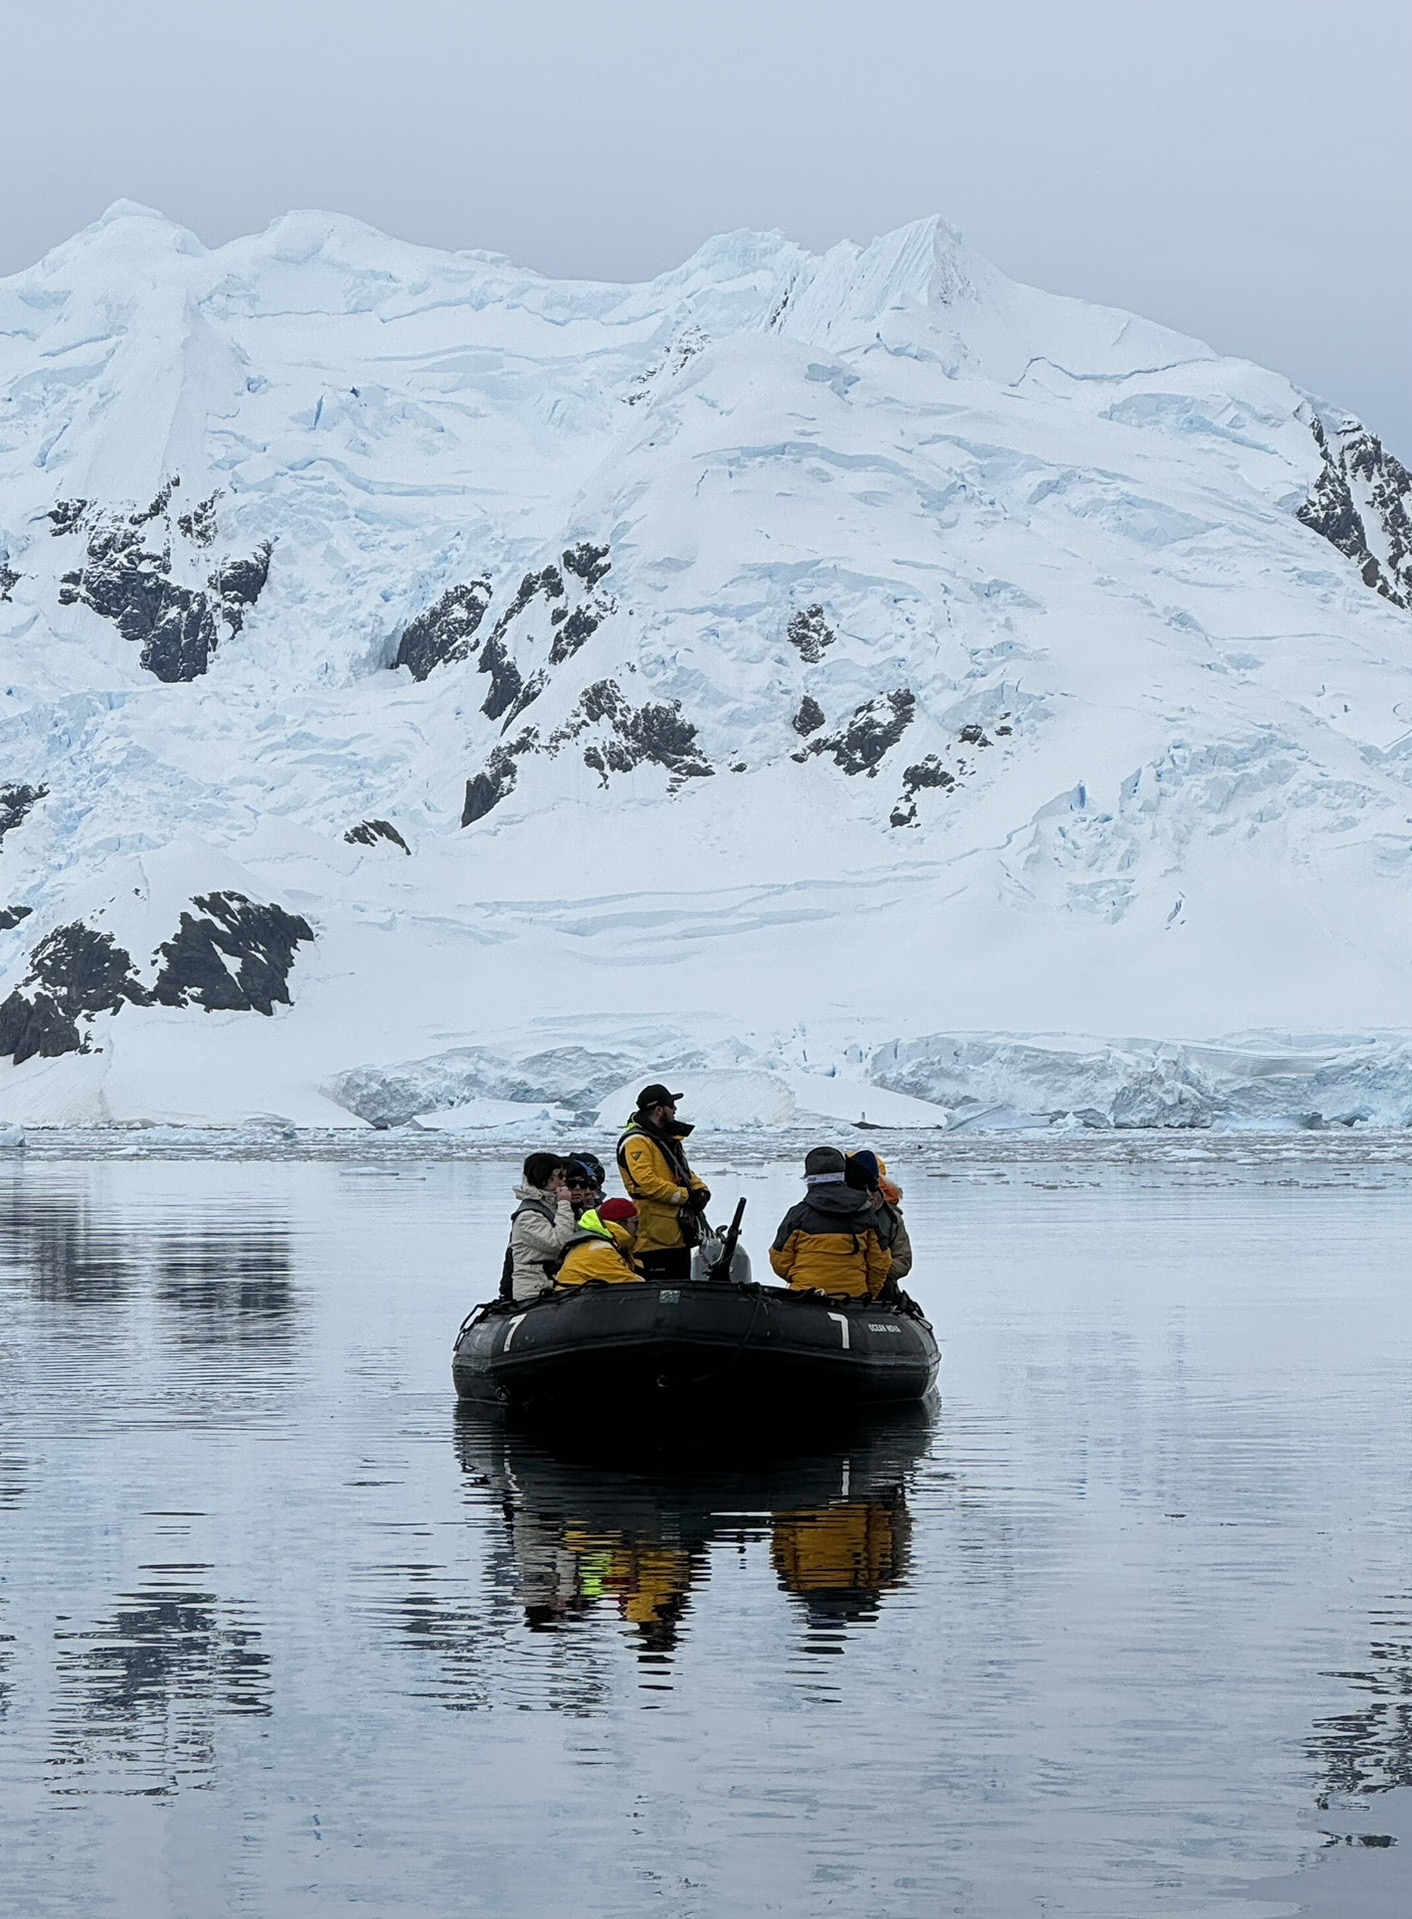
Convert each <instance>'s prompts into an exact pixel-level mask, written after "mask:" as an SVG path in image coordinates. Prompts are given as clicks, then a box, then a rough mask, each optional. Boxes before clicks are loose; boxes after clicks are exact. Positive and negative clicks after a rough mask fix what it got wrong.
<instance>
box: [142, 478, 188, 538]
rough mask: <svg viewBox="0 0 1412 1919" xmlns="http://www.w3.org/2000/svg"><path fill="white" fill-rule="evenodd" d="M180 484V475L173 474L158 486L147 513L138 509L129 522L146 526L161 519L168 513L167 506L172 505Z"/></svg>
mask: <svg viewBox="0 0 1412 1919" xmlns="http://www.w3.org/2000/svg"><path fill="white" fill-rule="evenodd" d="M180 485H181V479H180V477H179V476H178V475H176V474H173V475H172V477H171V479H170V480H167V481H165V482H164V483H163V485H161V486H160V487H158V489H157V494H156V497H155V499H154V500H153V501H152V504H151V506H149V507H148V509H147V511H146V512H145V513H143V512H141V511H138V512H136V513H133V514H131V515H130V516H129V524H130V525H132V526H146V525H147V524H148V523H149V522H150V521H152V520H160V519H161V518H162V517H163V515H164V514H165V513H166V510H167V508H168V507H169V506H170V505H171V503H172V495H173V493H175V491H176V489H177V488H178V487H179V486H180Z"/></svg>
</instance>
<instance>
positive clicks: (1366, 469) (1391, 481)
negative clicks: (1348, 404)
mask: <svg viewBox="0 0 1412 1919" xmlns="http://www.w3.org/2000/svg"><path fill="white" fill-rule="evenodd" d="M1312 431H1313V434H1314V438H1315V440H1316V441H1317V442H1318V445H1319V450H1320V452H1321V453H1322V454H1323V456H1324V465H1323V470H1322V472H1321V473H1320V475H1319V478H1318V481H1317V482H1316V484H1315V487H1314V491H1313V492H1312V493H1311V494H1310V496H1309V498H1308V499H1307V500H1306V501H1305V502H1304V505H1303V506H1301V507H1300V509H1299V516H1298V517H1299V518H1300V519H1301V520H1302V521H1303V522H1304V524H1305V526H1307V527H1309V528H1310V529H1311V530H1312V531H1313V532H1315V533H1318V534H1320V535H1321V536H1322V537H1323V538H1324V539H1326V540H1327V541H1328V542H1329V543H1330V545H1331V546H1335V547H1337V548H1338V550H1339V552H1340V553H1344V554H1346V555H1347V556H1348V558H1349V559H1350V560H1352V561H1353V563H1354V565H1355V566H1356V567H1357V568H1358V571H1359V573H1360V575H1361V576H1362V579H1363V584H1364V585H1365V586H1369V587H1371V588H1372V589H1373V591H1374V592H1375V593H1381V594H1382V596H1383V598H1384V599H1387V600H1391V601H1392V603H1393V605H1394V606H1401V607H1407V606H1412V473H1409V472H1408V470H1407V468H1406V467H1405V466H1403V464H1402V462H1401V461H1400V460H1396V459H1394V458H1393V456H1392V454H1390V453H1389V452H1387V451H1386V450H1385V448H1384V447H1383V445H1382V443H1381V442H1380V441H1379V440H1377V439H1376V438H1375V437H1374V436H1373V435H1372V434H1371V433H1368V432H1365V431H1364V429H1363V428H1361V427H1356V428H1350V429H1349V430H1348V431H1346V432H1344V433H1341V434H1339V435H1338V436H1337V443H1336V444H1333V445H1331V444H1330V442H1329V438H1328V436H1327V434H1326V433H1325V432H1324V429H1323V427H1322V426H1321V424H1320V423H1319V421H1318V420H1317V419H1316V420H1315V421H1313V423H1312ZM1370 522H1371V525H1372V527H1373V529H1374V539H1373V540H1370V538H1369V524H1370ZM1375 543H1376V545H1377V546H1379V547H1381V549H1382V555H1381V556H1380V555H1379V553H1378V552H1375V551H1374V544H1375Z"/></svg>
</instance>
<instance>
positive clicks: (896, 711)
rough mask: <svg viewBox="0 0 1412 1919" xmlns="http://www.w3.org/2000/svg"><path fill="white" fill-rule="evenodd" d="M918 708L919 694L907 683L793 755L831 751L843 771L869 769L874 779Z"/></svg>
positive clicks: (806, 757)
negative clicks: (884, 757) (836, 730)
mask: <svg viewBox="0 0 1412 1919" xmlns="http://www.w3.org/2000/svg"><path fill="white" fill-rule="evenodd" d="M916 711H917V701H916V698H915V696H914V695H913V694H912V693H911V692H909V691H908V690H907V688H906V687H902V688H900V689H899V690H898V691H897V692H896V693H884V694H882V695H881V697H880V698H878V699H875V700H868V701H867V702H866V703H865V704H864V705H862V706H860V707H859V708H858V709H857V710H856V711H855V712H854V713H853V715H852V717H851V718H850V719H849V721H848V723H847V724H846V725H845V726H842V727H840V728H839V730H838V732H836V733H830V734H828V735H826V736H825V738H823V739H819V740H811V741H810V742H809V744H808V746H806V747H804V748H803V749H802V750H801V751H800V752H798V753H794V754H792V755H791V758H793V759H796V760H807V759H808V758H809V757H810V755H811V754H814V753H831V754H832V755H833V757H834V761H835V763H836V764H837V765H838V766H839V767H840V768H841V769H842V771H843V772H845V773H847V774H849V775H850V776H851V775H853V774H857V773H866V774H867V776H868V778H869V779H870V780H871V779H875V778H876V777H877V771H878V767H879V765H880V764H881V762H882V759H883V756H884V755H885V754H887V753H890V752H891V751H892V749H893V747H894V746H896V744H897V742H898V741H899V740H900V739H901V738H902V735H903V734H904V733H905V732H906V731H907V728H908V727H909V726H910V725H911V724H912V721H913V719H914V718H915V716H916Z"/></svg>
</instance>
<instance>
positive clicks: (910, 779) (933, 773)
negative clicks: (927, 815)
mask: <svg viewBox="0 0 1412 1919" xmlns="http://www.w3.org/2000/svg"><path fill="white" fill-rule="evenodd" d="M963 736H964V729H963ZM955 785H956V775H955V774H954V773H951V772H948V771H947V769H946V767H944V766H943V765H942V763H941V761H940V760H939V759H938V758H937V756H936V754H935V753H928V755H927V757H926V758H925V759H924V760H918V762H917V764H916V765H915V766H909V767H908V768H907V769H906V771H905V772H904V773H903V775H902V797H901V799H900V800H899V801H898V802H897V804H896V806H895V807H894V808H893V809H892V816H891V821H890V823H891V824H892V825H893V826H915V825H916V824H917V794H918V793H920V792H921V791H922V790H923V788H925V787H939V788H940V789H941V791H942V792H946V793H949V792H951V791H953V790H954V788H955Z"/></svg>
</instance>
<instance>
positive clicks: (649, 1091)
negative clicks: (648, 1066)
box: [637, 1080, 685, 1113]
mask: <svg viewBox="0 0 1412 1919" xmlns="http://www.w3.org/2000/svg"><path fill="white" fill-rule="evenodd" d="M684 1098H685V1094H683V1093H669V1092H668V1091H667V1089H666V1087H665V1086H662V1085H659V1084H658V1083H657V1082H656V1081H655V1080H654V1082H653V1083H652V1085H651V1086H644V1087H643V1089H642V1091H641V1092H640V1093H639V1094H638V1096H637V1110H638V1112H639V1113H645V1112H647V1111H648V1110H649V1108H651V1107H653V1106H675V1105H676V1103H677V1101H678V1100H679V1099H684Z"/></svg>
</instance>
